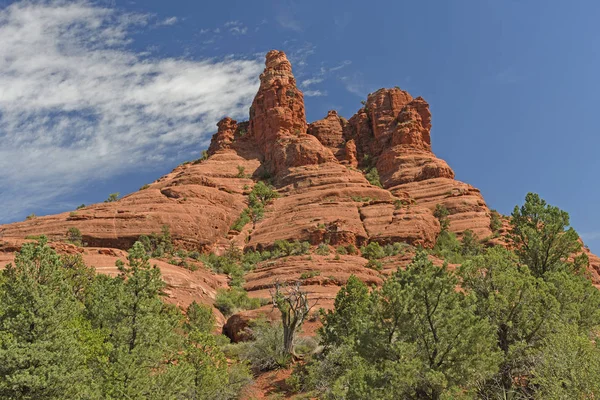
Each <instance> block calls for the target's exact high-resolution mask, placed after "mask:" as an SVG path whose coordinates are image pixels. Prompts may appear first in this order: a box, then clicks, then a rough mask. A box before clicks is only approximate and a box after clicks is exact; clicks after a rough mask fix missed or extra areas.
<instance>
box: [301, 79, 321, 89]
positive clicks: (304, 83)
mask: <svg viewBox="0 0 600 400" xmlns="http://www.w3.org/2000/svg"><path fill="white" fill-rule="evenodd" d="M321 82H323V78H310V79H305V80H303V81H302V83H301V84H300V86H302V87H304V88H306V87H309V86H311V85H315V84H317V83H321Z"/></svg>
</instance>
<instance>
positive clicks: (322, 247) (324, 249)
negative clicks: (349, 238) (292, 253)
mask: <svg viewBox="0 0 600 400" xmlns="http://www.w3.org/2000/svg"><path fill="white" fill-rule="evenodd" d="M329 251H330V250H329V246H328V245H327V244H325V243H321V244H319V245H318V246H317V248H316V249H315V253H316V254H318V255H320V256H326V255H327V254H329Z"/></svg>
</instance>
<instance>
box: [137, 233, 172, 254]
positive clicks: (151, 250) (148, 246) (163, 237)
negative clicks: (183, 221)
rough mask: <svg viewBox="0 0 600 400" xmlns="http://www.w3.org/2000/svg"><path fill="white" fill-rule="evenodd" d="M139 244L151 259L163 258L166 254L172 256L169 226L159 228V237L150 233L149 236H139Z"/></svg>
mask: <svg viewBox="0 0 600 400" xmlns="http://www.w3.org/2000/svg"><path fill="white" fill-rule="evenodd" d="M139 242H140V243H141V244H142V245H143V247H144V249H145V250H146V253H147V254H148V255H150V256H151V257H156V258H158V257H164V256H165V255H167V254H173V251H174V250H175V247H174V246H173V239H172V237H171V230H170V228H169V225H163V226H162V227H161V233H160V235H159V234H156V233H154V232H152V233H151V234H150V236H146V235H142V236H140V238H139Z"/></svg>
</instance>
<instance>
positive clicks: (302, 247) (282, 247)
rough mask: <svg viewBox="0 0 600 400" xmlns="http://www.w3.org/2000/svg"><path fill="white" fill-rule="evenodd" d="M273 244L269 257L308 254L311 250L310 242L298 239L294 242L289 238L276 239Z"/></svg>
mask: <svg viewBox="0 0 600 400" xmlns="http://www.w3.org/2000/svg"><path fill="white" fill-rule="evenodd" d="M273 245H274V247H273V252H272V253H271V254H270V257H269V258H279V257H287V256H299V255H303V254H308V252H309V251H310V243H308V242H300V241H298V240H295V241H293V242H290V241H287V240H276V241H275V243H273Z"/></svg>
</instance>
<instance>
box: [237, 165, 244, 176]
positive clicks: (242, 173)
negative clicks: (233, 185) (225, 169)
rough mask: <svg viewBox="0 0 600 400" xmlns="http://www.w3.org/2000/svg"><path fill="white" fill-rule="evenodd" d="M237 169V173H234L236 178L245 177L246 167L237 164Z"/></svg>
mask: <svg viewBox="0 0 600 400" xmlns="http://www.w3.org/2000/svg"><path fill="white" fill-rule="evenodd" d="M237 170H238V173H237V175H236V178H245V177H246V173H245V171H246V168H245V167H244V166H242V165H238V166H237Z"/></svg>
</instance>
